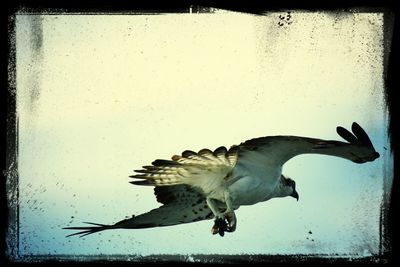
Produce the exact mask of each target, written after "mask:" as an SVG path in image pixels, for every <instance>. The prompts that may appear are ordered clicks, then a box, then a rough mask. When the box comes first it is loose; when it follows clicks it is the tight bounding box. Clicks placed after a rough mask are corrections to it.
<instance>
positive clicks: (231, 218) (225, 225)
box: [207, 192, 236, 236]
mask: <svg viewBox="0 0 400 267" xmlns="http://www.w3.org/2000/svg"><path fill="white" fill-rule="evenodd" d="M224 198H225V204H226V207H227V208H226V210H225V212H224V213H221V212H220V211H219V209H218V206H217V205H216V203H215V201H214V200H213V199H211V198H207V205H208V206H209V207H210V209H211V211H212V212H213V213H214V215H215V221H214V226H213V227H212V228H211V232H212V234H213V235H215V234H217V233H219V235H220V236H224V233H225V232H234V231H235V230H236V215H235V212H234V211H233V207H232V199H231V198H230V196H229V193H228V192H225V193H224Z"/></svg>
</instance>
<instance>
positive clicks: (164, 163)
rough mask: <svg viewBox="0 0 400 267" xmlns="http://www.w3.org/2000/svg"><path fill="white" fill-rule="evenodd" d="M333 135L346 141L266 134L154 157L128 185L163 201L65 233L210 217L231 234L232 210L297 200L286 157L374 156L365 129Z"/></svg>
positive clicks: (360, 159)
mask: <svg viewBox="0 0 400 267" xmlns="http://www.w3.org/2000/svg"><path fill="white" fill-rule="evenodd" d="M336 131H337V133H338V134H339V135H340V136H341V137H342V138H343V139H345V140H346V141H347V142H340V141H332V140H322V139H315V138H308V137H299V136H267V137H260V138H255V139H251V140H247V141H245V142H243V143H241V144H240V145H234V146H232V147H231V148H230V149H229V150H228V149H226V148H225V147H223V146H221V147H219V148H217V149H215V150H214V151H211V150H209V149H202V150H200V151H199V152H197V153H196V152H193V151H190V150H186V151H184V152H183V153H182V154H181V155H180V156H178V155H174V156H172V160H162V159H157V160H155V161H154V162H152V165H149V166H143V168H142V169H140V170H135V172H136V173H137V174H135V175H132V176H130V177H131V178H133V179H135V180H133V181H131V182H130V183H132V184H134V185H144V186H155V188H154V194H155V196H156V198H157V201H158V202H160V203H162V204H163V205H162V206H160V207H159V208H156V209H153V210H151V211H149V212H147V213H144V214H141V215H138V216H132V218H129V219H125V220H122V221H119V222H117V223H115V224H113V225H105V224H97V223H88V224H91V225H93V226H86V227H66V228H64V229H71V230H80V231H79V232H77V233H73V234H70V235H68V236H73V235H81V237H82V236H85V235H88V234H93V233H96V232H99V231H103V230H108V229H119V228H124V229H139V228H149V227H158V226H170V225H176V224H182V223H189V222H196V221H200V220H206V219H212V218H215V221H214V225H213V227H212V229H211V232H212V234H217V233H219V234H220V235H221V236H224V233H225V232H233V231H235V229H236V225H237V220H236V216H235V212H234V211H235V210H236V209H238V208H239V207H240V206H243V205H253V204H256V203H258V202H263V201H267V200H269V199H271V198H275V197H286V196H291V197H294V198H296V199H297V200H298V199H299V195H298V193H297V191H296V183H295V182H294V181H293V180H292V179H290V178H288V177H286V176H285V175H283V174H282V166H283V165H284V164H285V162H286V161H288V160H289V159H291V158H293V157H294V156H297V155H300V154H307V153H312V154H324V155H330V156H336V157H341V158H344V159H347V160H351V161H353V162H355V163H365V162H368V161H374V160H375V159H377V158H378V157H379V153H378V152H376V151H375V149H374V147H373V145H372V143H371V140H370V139H369V137H368V135H367V134H366V132H365V131H364V130H363V129H362V128H361V127H360V126H359V125H358V124H357V123H355V122H354V123H353V124H352V132H353V133H351V132H350V131H348V130H346V129H345V128H343V127H340V126H339V127H337V128H336Z"/></svg>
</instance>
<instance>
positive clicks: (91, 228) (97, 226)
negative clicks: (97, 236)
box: [63, 222, 113, 237]
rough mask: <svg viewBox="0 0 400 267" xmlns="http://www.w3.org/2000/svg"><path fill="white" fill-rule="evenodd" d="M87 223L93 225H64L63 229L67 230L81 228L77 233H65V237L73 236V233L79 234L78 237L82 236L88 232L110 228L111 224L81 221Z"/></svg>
mask: <svg viewBox="0 0 400 267" xmlns="http://www.w3.org/2000/svg"><path fill="white" fill-rule="evenodd" d="M83 223H87V224H92V225H95V226H84V227H64V228H63V229H68V230H83V231H80V232H77V233H73V234H70V235H67V237H70V236H74V235H80V237H84V236H87V235H90V234H94V233H97V232H100V231H104V230H107V229H112V228H113V227H112V225H106V224H99V223H92V222H83Z"/></svg>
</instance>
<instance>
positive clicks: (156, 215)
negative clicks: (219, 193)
mask: <svg viewBox="0 0 400 267" xmlns="http://www.w3.org/2000/svg"><path fill="white" fill-rule="evenodd" d="M154 194H155V195H156V198H157V201H158V202H160V203H162V204H164V205H162V206H160V207H158V208H156V209H153V210H151V211H149V212H146V213H143V214H140V215H137V216H132V218H129V219H125V220H122V221H119V222H117V223H115V224H114V225H104V224H97V223H88V224H92V225H93V226H83V227H66V228H64V229H69V230H78V232H77V233H73V234H71V235H69V236H73V235H81V237H83V236H85V235H89V234H93V233H96V232H100V231H103V230H108V229H120V228H122V229H140V228H152V227H161V226H170V225H177V224H183V223H190V222H197V221H201V220H208V219H212V218H213V217H214V214H213V213H212V212H211V210H210V209H209V207H208V206H207V202H206V199H205V197H204V196H203V195H202V194H201V193H199V192H198V191H196V190H195V189H193V188H191V187H189V186H187V185H173V186H163V187H155V188H154Z"/></svg>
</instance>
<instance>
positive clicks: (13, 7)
mask: <svg viewBox="0 0 400 267" xmlns="http://www.w3.org/2000/svg"><path fill="white" fill-rule="evenodd" d="M265 2H266V1H265ZM265 2H264V3H237V2H236V3H232V2H229V3H225V2H223V1H222V2H220V1H219V2H215V3H212V2H210V1H201V2H199V3H189V2H186V3H183V2H181V3H170V2H169V3H166V2H164V3H163V2H161V3H154V1H149V2H140V1H139V2H135V3H133V2H131V3H125V2H121V1H119V2H118V1H108V0H98V1H96V2H89V3H86V2H78V1H72V0H71V1H57V2H55V1H40V0H38V1H27V0H25V1H15V2H13V3H7V9H6V13H5V16H4V17H3V28H2V29H3V31H5V35H7V38H4V39H3V40H4V41H5V42H7V44H6V45H5V47H7V48H8V49H7V50H3V54H4V56H5V58H6V60H4V61H3V62H6V64H5V68H4V70H5V72H3V73H4V74H5V75H4V76H3V77H4V78H5V79H4V80H5V81H6V84H5V86H4V87H3V88H2V90H1V91H0V92H1V94H2V97H1V98H0V99H1V104H0V106H1V111H2V112H1V114H2V119H3V120H2V123H3V125H2V126H3V127H2V129H6V131H4V132H2V137H3V138H4V139H5V141H6V142H5V144H6V151H5V152H6V153H5V160H4V161H2V164H4V166H3V165H2V171H3V172H2V175H3V176H4V177H3V181H4V184H2V185H5V186H4V189H2V193H3V196H4V197H3V198H2V207H3V209H4V210H6V214H5V215H6V216H4V219H3V227H4V229H5V231H4V232H2V237H4V239H3V240H6V234H7V233H8V231H9V225H8V223H9V220H10V219H11V220H16V217H17V216H18V205H17V206H16V207H17V208H16V209H15V210H13V209H9V202H8V199H7V194H8V197H9V199H10V200H11V202H15V203H18V190H16V192H15V193H14V194H10V189H11V191H12V189H13V188H14V189H15V188H18V173H17V168H18V162H17V155H18V154H17V153H18V140H17V138H18V118H17V117H16V114H15V104H16V103H15V39H14V37H15V29H14V17H13V14H15V13H16V12H17V11H20V10H24V12H32V13H36V12H43V11H45V12H49V13H51V12H65V13H89V14H98V13H102V14H109V13H110V14H116V13H118V14H120V13H125V14H126V13H128V14H137V13H141V14H143V13H146V14H158V13H188V12H189V8H190V7H191V8H192V11H193V12H209V11H210V10H209V9H207V8H206V7H212V8H219V9H226V10H231V11H236V12H243V13H250V14H255V15H260V14H262V13H263V12H266V11H278V10H288V9H302V10H310V11H333V12H335V11H351V10H353V11H357V12H364V11H365V12H373V11H375V12H376V11H381V12H384V13H385V21H384V23H385V24H386V25H390V24H391V27H387V26H385V48H384V49H385V68H384V81H385V94H386V104H387V108H388V112H389V129H388V132H389V136H390V142H391V146H392V153H393V160H394V164H393V168H394V169H393V171H394V173H393V175H394V179H393V185H392V190H391V199H390V201H389V202H388V203H385V204H387V207H388V208H387V209H384V211H385V212H386V214H385V216H383V218H384V221H383V222H382V223H384V224H385V225H386V226H387V229H386V231H385V232H384V233H383V237H382V238H383V240H385V242H386V243H385V246H386V247H387V248H388V251H387V252H386V253H384V254H382V255H380V256H376V257H369V258H362V259H355V260H353V261H350V262H349V261H348V259H343V258H325V257H319V256H316V257H312V256H311V257H310V256H307V257H306V258H304V257H302V255H296V256H279V255H276V256H267V255H248V256H219V255H215V256H213V255H198V259H201V260H202V261H201V262H202V263H248V262H254V263H266V262H270V263H286V264H287V263H303V264H307V265H308V264H327V263H329V264H349V265H353V264H386V263H395V262H396V256H397V253H396V252H397V251H398V241H397V240H396V238H395V234H396V233H395V232H396V226H397V225H398V219H397V217H396V215H395V210H396V204H397V201H398V186H399V184H398V177H397V176H398V167H397V165H396V163H397V159H398V156H397V153H396V152H397V146H398V142H397V139H396V137H397V135H398V131H399V129H398V128H399V127H398V124H397V123H398V117H397V116H398V115H397V114H398V105H396V102H395V99H394V98H395V95H396V93H395V90H396V88H398V83H397V79H396V74H397V73H396V71H397V70H399V60H398V59H399V54H398V53H399V52H398V45H399V22H398V14H399V12H398V11H399V8H398V7H397V5H396V1H394V0H393V1H389V0H388V1H385V0H381V1H379V0H376V1H362V0H352V1H343V0H336V1H329V2H328V3H326V2H324V1H320V3H315V2H313V1H304V0H303V1H298V2H295V1H288V0H281V1H277V0H273V1H268V3H265ZM388 40H391V42H390V41H388ZM5 88H8V89H5ZM4 139H3V140H4ZM3 144H4V143H3ZM3 155H4V154H3ZM7 177H13V181H12V183H11V182H10V183H7V182H6V180H7V179H6V178H7ZM11 234H13V235H18V227H16V229H13V232H12V233H11ZM2 245H3V246H4V249H2V254H1V258H2V259H1V260H0V262H4V263H6V264H20V263H18V262H15V261H14V260H13V259H12V258H10V257H9V256H7V254H11V255H13V253H15V250H13V248H8V247H7V246H8V244H7V243H6V242H3V243H2ZM7 249H11V250H8V251H9V252H8V253H6V251H7ZM14 249H18V248H14ZM321 256H323V255H321ZM37 259H38V262H41V264H43V263H45V264H57V265H60V264H68V265H70V263H75V264H81V263H87V262H82V261H79V260H78V261H76V260H74V261H72V260H71V261H69V260H66V259H60V260H54V259H47V260H46V259H41V258H40V257H38V258H37ZM42 260H43V261H42ZM82 260H83V261H84V260H85V259H84V258H82ZM93 260H94V262H95V263H99V262H107V258H98V259H96V258H95V259H93ZM110 260H111V261H110V263H122V264H124V263H127V262H124V261H121V260H118V258H115V259H112V258H110ZM139 262H143V263H154V262H162V263H171V262H175V263H182V262H185V256H174V255H170V256H166V255H162V257H157V256H149V257H143V258H139V259H138V263H139ZM185 263H188V262H185Z"/></svg>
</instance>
